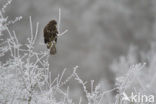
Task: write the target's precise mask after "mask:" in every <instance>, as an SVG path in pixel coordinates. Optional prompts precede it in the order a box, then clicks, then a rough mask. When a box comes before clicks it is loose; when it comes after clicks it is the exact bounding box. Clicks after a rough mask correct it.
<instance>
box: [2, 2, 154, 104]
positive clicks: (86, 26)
mask: <svg viewBox="0 0 156 104" xmlns="http://www.w3.org/2000/svg"><path fill="white" fill-rule="evenodd" d="M6 1H7V0H1V1H0V8H2V7H3V5H4V4H5V3H6ZM155 7H156V1H155V0H13V2H12V3H11V4H10V5H9V6H7V8H6V10H5V11H6V12H5V13H4V14H3V15H4V16H8V20H14V19H15V18H16V17H17V16H22V17H23V19H22V20H20V21H19V22H16V23H15V24H11V25H9V26H8V27H9V29H10V30H15V31H16V34H17V38H18V40H19V42H20V43H21V44H26V43H27V37H29V36H30V26H29V16H31V18H32V21H33V28H34V29H35V23H36V22H39V31H38V32H39V33H38V36H37V39H36V41H37V42H36V43H35V44H34V47H35V48H34V50H35V51H38V52H39V51H41V50H46V46H45V45H41V44H40V43H42V42H43V28H44V26H45V25H46V24H47V23H48V22H49V21H50V20H51V19H56V20H58V10H59V8H61V11H62V13H61V26H60V27H61V31H64V30H65V29H68V32H67V33H66V34H64V35H63V36H62V37H60V38H59V39H58V43H57V54H56V55H55V56H49V58H48V62H49V70H50V72H52V73H51V74H52V75H51V78H52V79H54V78H55V77H57V76H58V74H60V73H62V71H63V69H64V68H66V69H67V70H66V74H64V78H67V77H68V76H69V75H70V74H71V73H72V72H73V67H75V66H76V65H78V66H79V70H78V71H77V73H78V75H79V76H80V77H81V78H82V79H84V80H86V81H88V82H89V83H87V84H86V87H87V88H86V89H87V90H88V92H91V90H90V89H91V88H90V80H94V84H95V85H94V87H95V86H96V85H98V84H99V83H103V85H102V87H103V89H104V90H105V91H106V90H110V89H113V88H115V87H116V86H120V85H118V84H119V83H118V82H117V81H116V80H117V78H118V77H120V76H124V75H126V73H128V70H129V67H130V66H131V65H136V64H138V63H142V64H144V63H146V65H145V69H144V70H145V72H144V71H143V75H144V74H145V73H147V75H146V77H144V78H145V79H146V80H145V79H144V80H143V79H142V80H143V81H145V82H142V83H143V86H146V85H148V84H147V82H149V79H153V80H154V79H155V77H154V75H155V68H154V66H153V65H154V64H156V59H155V57H156V54H155V40H156V34H155V33H156V31H155V30H156V21H155V20H156V8H155ZM4 33H5V31H4ZM7 37H8V36H6V35H3V37H2V38H4V39H6V38H7ZM0 43H2V42H0ZM8 54H9V53H6V54H5V55H4V56H3V57H0V61H1V62H2V63H3V62H4V63H5V62H6V61H7V60H8V57H9V56H8ZM143 66H144V65H143ZM136 67H138V66H136ZM138 69H139V68H138ZM146 69H147V70H146ZM149 70H150V71H149ZM147 71H149V73H148V72H147ZM150 76H153V77H154V78H151V77H150ZM120 81H121V80H120ZM120 81H119V82H120ZM146 81H147V82H146ZM153 83H154V82H152V85H151V86H152V87H153V88H154V85H156V84H155V83H154V85H153ZM144 84H145V85H144ZM129 85H131V84H129ZM132 85H136V84H132ZM141 85H142V84H141ZM67 86H70V90H71V91H70V92H71V94H72V95H71V97H73V99H75V101H78V100H79V98H78V96H81V95H85V94H84V93H83V91H82V89H83V88H82V87H81V85H79V83H77V82H75V80H71V81H69V82H68V83H67V85H66V86H64V87H63V89H65V88H66V87H67ZM149 86H150V85H148V87H149ZM130 88H132V87H130ZM137 88H138V87H137ZM120 90H121V89H120ZM150 90H151V91H153V90H152V88H150ZM139 91H140V90H139ZM141 91H142V90H141ZM146 91H147V93H150V91H149V90H146ZM119 92H120V91H119ZM121 92H122V91H121ZM143 92H144V91H143ZM117 93H118V91H112V92H111V93H110V94H112V95H111V96H116V94H117ZM153 94H155V92H154V91H153ZM85 99H86V98H85V97H84V98H83V100H84V101H82V102H86V100H85ZM110 99H111V101H112V102H113V100H112V99H113V97H112V98H110ZM54 104H55V103H54ZM67 104H68V103H67ZM82 104H83V103H82ZM84 104H86V103H84ZM88 104H90V103H88ZM99 104H101V103H99Z"/></svg>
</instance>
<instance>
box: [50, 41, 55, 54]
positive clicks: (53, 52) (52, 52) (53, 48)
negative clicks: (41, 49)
mask: <svg viewBox="0 0 156 104" xmlns="http://www.w3.org/2000/svg"><path fill="white" fill-rule="evenodd" d="M50 54H51V55H55V54H56V46H55V44H52V46H51V48H50Z"/></svg>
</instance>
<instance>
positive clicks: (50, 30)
mask: <svg viewBox="0 0 156 104" xmlns="http://www.w3.org/2000/svg"><path fill="white" fill-rule="evenodd" d="M43 32H44V43H45V44H47V48H48V49H50V54H51V55H54V54H56V43H57V34H58V31H57V22H56V21H55V20H51V21H50V22H49V23H48V24H47V25H46V26H45V28H44V31H43Z"/></svg>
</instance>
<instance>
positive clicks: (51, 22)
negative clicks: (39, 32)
mask: <svg viewBox="0 0 156 104" xmlns="http://www.w3.org/2000/svg"><path fill="white" fill-rule="evenodd" d="M49 24H50V25H51V26H54V25H55V26H56V25H57V22H56V21H55V20H51V21H50V22H49Z"/></svg>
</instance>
